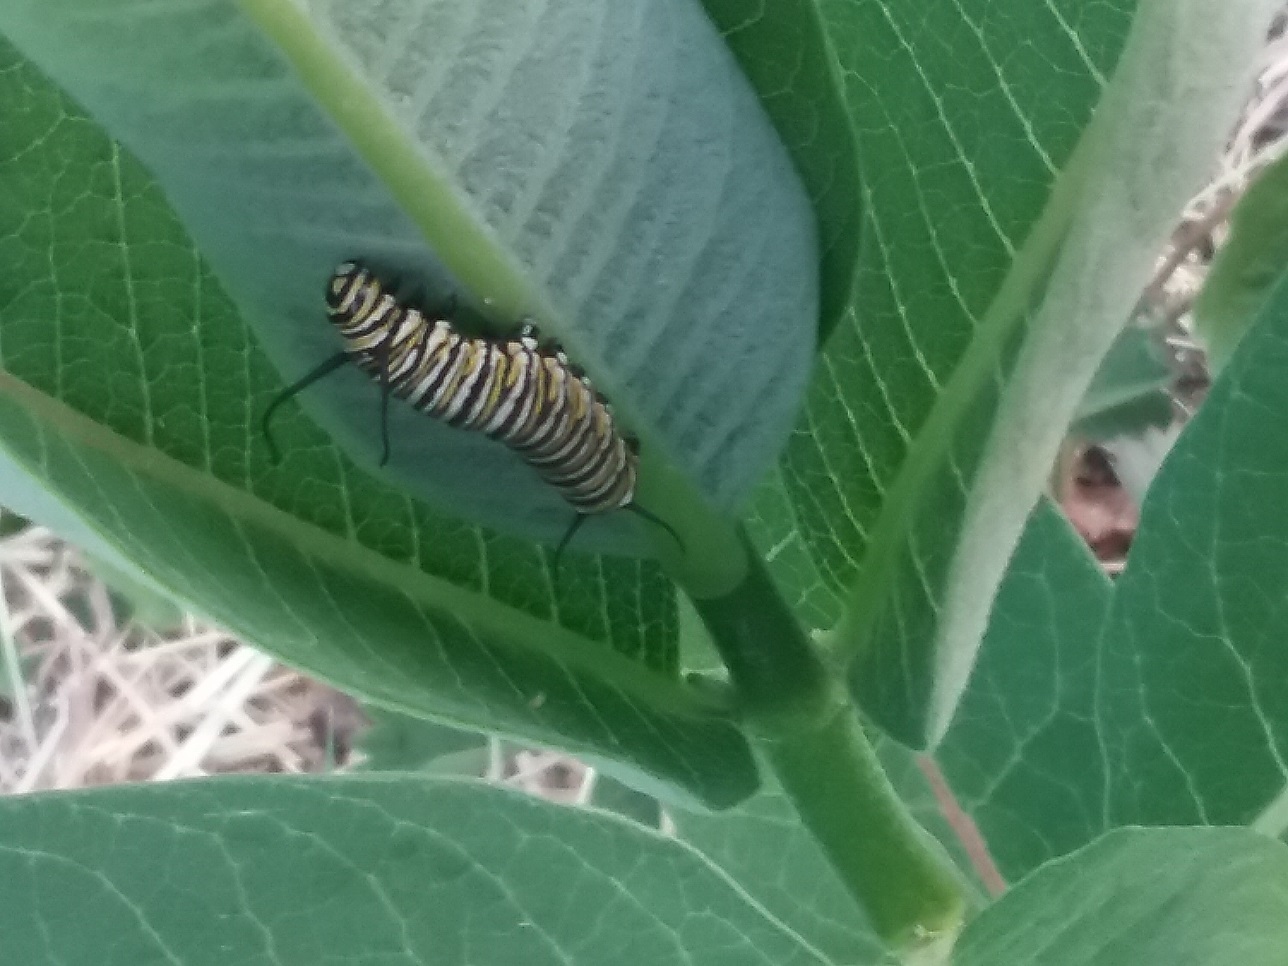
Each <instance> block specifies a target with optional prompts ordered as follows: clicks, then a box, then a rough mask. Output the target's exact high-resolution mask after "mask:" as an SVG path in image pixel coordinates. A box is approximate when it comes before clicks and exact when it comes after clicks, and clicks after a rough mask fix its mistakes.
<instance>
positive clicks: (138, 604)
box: [85, 554, 185, 632]
mask: <svg viewBox="0 0 1288 966" xmlns="http://www.w3.org/2000/svg"><path fill="white" fill-rule="evenodd" d="M85 557H86V565H87V566H88V567H89V569H90V571H91V572H92V573H93V574H94V576H95V577H97V578H98V579H99V580H101V581H103V583H104V584H106V585H107V588H108V590H110V591H111V594H112V602H113V604H114V605H115V606H114V607H113V610H114V612H115V613H116V618H117V620H118V622H120V623H125V622H126V621H128V620H133V621H137V622H138V623H140V624H142V625H143V626H144V627H147V628H150V629H151V630H154V631H157V632H165V631H172V630H175V629H177V628H178V627H179V626H180V625H181V624H182V623H183V618H184V616H185V615H184V612H183V608H182V607H181V606H180V605H179V603H178V602H177V601H175V599H174V598H173V597H171V596H170V595H169V594H167V593H166V592H165V591H164V590H162V589H160V588H159V587H157V586H156V585H155V583H154V582H153V581H152V579H151V578H149V577H148V575H147V574H145V573H143V572H142V571H140V570H138V569H137V568H133V567H131V568H129V569H122V568H121V567H120V563H121V561H119V560H118V561H117V562H115V563H108V562H107V561H105V560H97V559H95V558H94V556H93V555H92V554H86V555H85Z"/></svg>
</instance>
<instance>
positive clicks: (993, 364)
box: [757, 0, 1274, 743]
mask: <svg viewBox="0 0 1288 966" xmlns="http://www.w3.org/2000/svg"><path fill="white" fill-rule="evenodd" d="M1273 7H1274V4H1273V3H1270V2H1268V0H1267V2H1261V0H1249V2H1246V3H1236V4H1233V5H1222V6H1221V7H1219V8H1217V9H1215V10H1214V9H1213V8H1212V7H1211V5H1210V4H1207V3H1204V2H1198V0H1195V2H1191V3H1181V4H1177V3H1175V2H1172V0H1165V2H1164V0H1149V2H1144V3H1141V4H1140V5H1139V10H1137V5H1136V4H1133V3H1130V2H1122V3H1114V4H1095V5H1086V4H1079V3H1051V4H1032V5H1007V6H1005V7H998V6H997V5H996V4H993V3H991V2H988V0H973V2H967V3H958V2H952V3H950V2H942V3H939V2H936V3H930V4H926V3H922V2H912V0H908V2H901V0H892V2H885V3H852V2H848V0H826V2H823V3H821V4H820V9H821V10H822V11H823V18H824V26H825V29H826V32H827V35H828V37H829V41H830V44H831V48H832V50H833V52H834V55H835V57H836V58H837V61H838V65H839V71H840V75H841V77H842V78H843V79H844V81H845V92H846V97H847V101H848V103H849V106H850V112H851V114H852V116H853V117H854V118H855V123H856V127H857V130H858V138H859V148H860V158H861V161H862V165H863V170H864V174H865V176H866V178H867V184H866V191H867V198H866V205H865V211H866V237H865V240H864V246H863V251H864V254H865V258H864V261H863V264H862V266H861V273H860V280H859V287H858V292H857V295H856V298H855V302H854V313H853V321H852V322H849V323H846V324H843V325H842V326H840V327H839V328H838V330H837V331H836V333H835V334H834V335H833V337H832V339H831V341H830V342H829V344H828V346H827V347H826V351H825V352H824V354H823V358H822V361H821V364H820V367H819V370H818V374H817V376H816V379H815V382H814V384H813V386H812V388H811V393H810V396H809V398H808V403H807V407H806V412H805V415H804V418H803V419H802V420H801V421H800V422H799V423H798V432H797V433H796V434H795V435H794V436H793V438H792V442H791V444H790V446H789V449H788V453H787V455H786V458H785V459H784V460H783V461H782V462H781V464H780V466H781V474H780V476H779V477H778V478H777V479H775V480H773V481H771V483H770V484H769V485H768V487H767V488H766V489H765V490H764V491H762V498H761V499H760V500H759V501H758V504H757V539H758V542H759V545H760V546H761V548H762V549H763V550H764V551H765V553H766V556H769V557H773V558H774V560H775V564H774V566H775V573H776V575H777V576H779V578H780V579H781V580H783V582H784V583H786V584H787V585H788V586H789V588H790V592H791V594H792V596H793V597H794V598H795V599H796V600H798V601H799V602H800V604H801V606H802V608H803V613H804V615H805V616H806V617H807V619H809V620H811V622H813V623H814V624H815V625H816V626H819V627H823V628H829V627H835V633H834V635H833V638H834V643H835V646H836V647H837V649H838V650H839V652H840V653H841V654H842V655H845V656H851V655H852V656H855V657H856V658H857V659H856V660H854V662H853V671H852V683H853V686H854V689H855V691H856V693H857V694H858V695H859V696H860V698H861V700H862V701H863V703H864V705H865V707H866V709H867V710H868V711H869V713H871V714H872V715H873V716H874V717H875V718H876V719H877V720H878V721H879V722H880V723H881V725H882V726H883V727H884V728H886V729H888V730H890V731H891V732H893V733H894V734H895V735H896V736H897V737H899V738H901V739H902V740H905V741H908V742H912V743H923V742H925V741H928V740H929V741H933V740H935V739H937V738H938V737H939V736H940V735H941V734H942V731H943V729H944V728H945V727H946V726H947V723H948V720H949V718H950V716H951V712H952V708H953V707H954V705H955V703H956V700H957V697H958V695H959V694H960V691H961V688H962V687H963V686H964V684H965V680H966V677H967V675H968V673H969V669H970V667H971V664H972V663H973V659H974V652H975V650H976V648H977V647H978V643H979V639H980V637H981V636H982V634H983V631H984V627H985V624H986V620H987V609H988V605H989V602H990V600H991V598H992V597H993V595H994V593H995V591H996V587H997V584H998V582H999V581H1000V579H1001V576H1002V574H1003V572H1004V570H1005V565H1006V561H1007V559H1008V558H1009V556H1010V552H1011V550H1012V549H1013V544H1014V542H1015V540H1016V539H1017V538H1018V536H1019V533H1020V531H1021V529H1022V527H1023V523H1024V520H1025V518H1026V516H1027V513H1028V510H1029V508H1030V507H1031V506H1032V504H1033V502H1034V500H1035V499H1036V497H1037V495H1038V493H1039V492H1040V489H1041V486H1042V485H1043V483H1044V482H1045V476H1046V472H1047V468H1048V467H1049V465H1050V463H1051V460H1052V458H1053V456H1054V454H1055V452H1056V449H1057V448H1058V445H1059V442H1060V440H1061V438H1062V436H1063V433H1064V430H1065V428H1066V427H1067V425H1068V423H1069V422H1070V420H1071V418H1072V417H1073V415H1074V413H1075V410H1076V407H1077V405H1078V402H1079V401H1080V399H1081V398H1082V395H1083V392H1084V390H1085V388H1086V386H1087V384H1088V383H1089V381H1090V380H1091V378H1092V376H1093V374H1094V372H1095V370H1096V367H1097V365H1098V364H1099V361H1100V358H1101V356H1103V354H1104V353H1105V351H1106V350H1107V349H1108V347H1109V345H1110V343H1111V342H1112V339H1113V336H1114V334H1115V332H1116V330H1117V327H1118V323H1119V320H1121V319H1123V318H1125V317H1126V316H1127V314H1128V312H1129V310H1130V308H1131V306H1132V305H1133V304H1134V302H1135V300H1136V298H1137V296H1138V293H1139V288H1140V286H1141V285H1142V284H1143V282H1144V280H1145V279H1146V278H1147V276H1148V273H1149V271H1150V269H1151V266H1152V264H1153V258H1154V256H1155V252H1156V249H1157V247H1158V245H1159V244H1160V243H1161V241H1162V240H1163V239H1164V238H1165V237H1166V235H1167V232H1168V231H1170V229H1171V225H1172V221H1173V219H1174V218H1175V213H1176V211H1178V210H1179V209H1180V206H1181V205H1182V204H1183V202H1184V201H1185V200H1186V199H1187V198H1188V197H1189V196H1190V193H1191V192H1192V191H1193V190H1194V189H1195V188H1196V187H1197V186H1198V184H1199V183H1200V182H1201V180H1202V178H1203V177H1204V176H1205V175H1206V172H1207V168H1208V164H1209V161H1208V159H1209V158H1211V157H1213V156H1214V155H1215V152H1216V150H1217V147H1218V146H1219V143H1220V140H1221V138H1222V137H1223V136H1224V134H1223V132H1224V131H1225V130H1226V129H1227V127H1228V124H1229V122H1230V121H1231V120H1232V119H1233V117H1234V116H1235V114H1236V113H1237V110H1238V107H1239V106H1240V105H1241V103H1242V99H1243V97H1244V96H1245V93H1246V88H1245V87H1244V80H1245V77H1244V74H1245V69H1244V68H1243V66H1242V65H1243V64H1246V63H1250V62H1251V52H1252V51H1254V50H1255V49H1257V48H1258V47H1259V45H1260V44H1261V42H1262V38H1263V35H1264V30H1265V27H1266V25H1267V24H1268V22H1269V18H1270V14H1271V12H1272V8H1273ZM1093 113H1094V116H1095V118H1096V120H1095V123H1094V124H1093V123H1091V121H1092V117H1093ZM794 544H799V545H798V546H794Z"/></svg>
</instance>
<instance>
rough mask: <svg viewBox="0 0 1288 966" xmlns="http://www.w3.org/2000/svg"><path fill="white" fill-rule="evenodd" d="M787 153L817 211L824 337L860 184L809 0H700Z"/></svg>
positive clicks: (846, 280) (836, 303) (857, 236)
mask: <svg viewBox="0 0 1288 966" xmlns="http://www.w3.org/2000/svg"><path fill="white" fill-rule="evenodd" d="M703 5H704V6H705V7H706V8H707V13H709V14H710V15H711V19H712V20H714V21H715V22H716V25H717V26H718V27H719V28H720V30H721V32H722V33H723V34H724V38H725V41H726V42H727V43H728V44H729V47H730V49H731V50H732V51H733V52H734V56H736V57H737V58H738V63H739V64H740V65H741V66H742V69H743V70H744V71H745V72H746V74H747V78H748V80H750V81H751V83H752V85H753V86H754V87H755V88H756V92H757V93H758V94H759V95H760V99H761V103H763V104H764V105H765V109H766V110H767V111H768V112H769V116H770V118H771V119H772V120H773V122H774V125H775V126H776V127H777V128H778V133H779V136H780V137H782V139H783V143H784V144H785V145H786V146H787V150H788V151H790V152H791V155H792V160H793V161H795V162H796V169H797V170H798V171H799V172H800V174H801V178H802V179H803V180H804V182H805V189H806V190H807V191H808V192H809V195H810V200H811V201H812V202H813V203H814V213H815V214H816V215H817V217H818V227H819V241H820V247H821V252H820V254H821V256H822V261H821V265H820V272H821V279H820V284H821V292H820V306H819V316H820V318H819V322H820V326H821V334H822V335H823V336H826V335H827V334H828V333H830V332H831V331H832V329H833V328H834V327H835V325H836V324H837V323H838V322H840V320H841V317H842V316H843V315H844V313H845V312H847V311H848V310H849V307H850V300H851V297H852V295H853V290H854V283H855V280H856V267H857V265H858V261H859V252H860V245H861V243H862V239H863V230H862V224H863V183H862V179H861V178H860V176H859V156H858V144H857V141H856V139H855V134H854V122H853V121H852V120H851V118H850V116H849V113H848V112H847V111H846V106H845V102H844V99H843V98H842V95H841V89H840V84H839V83H838V81H837V78H836V76H835V64H834V58H833V55H832V52H831V50H830V49H829V48H828V44H827V38H826V36H825V35H824V33H823V26H822V22H821V18H820V16H819V5H818V4H817V3H816V2H815V0H775V2H774V3H748V2H746V0H703Z"/></svg>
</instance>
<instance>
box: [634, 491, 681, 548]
mask: <svg viewBox="0 0 1288 966" xmlns="http://www.w3.org/2000/svg"><path fill="white" fill-rule="evenodd" d="M622 509H623V510H630V512H631V513H634V514H635V515H636V516H637V517H643V518H644V519H645V520H647V521H648V522H649V523H652V524H653V525H654V526H659V527H661V528H662V529H663V530H665V531H666V532H667V533H669V534H670V535H671V539H672V540H674V541H675V543H676V545H677V546H678V547H679V548H680V553H688V550H687V548H686V547H685V546H684V541H683V540H681V539H680V535H679V534H678V533H676V532H675V528H674V527H672V526H671V525H670V524H669V523H667V522H666V521H665V520H663V519H662V518H661V517H660V516H658V515H657V514H656V513H653V512H651V511H649V510H645V509H644V508H643V507H642V506H640V505H639V504H638V503H628V504H626V506H624V507H622Z"/></svg>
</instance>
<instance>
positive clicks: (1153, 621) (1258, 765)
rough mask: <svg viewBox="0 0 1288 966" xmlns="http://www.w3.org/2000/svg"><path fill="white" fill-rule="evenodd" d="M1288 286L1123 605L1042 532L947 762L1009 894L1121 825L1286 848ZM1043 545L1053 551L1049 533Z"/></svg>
mask: <svg viewBox="0 0 1288 966" xmlns="http://www.w3.org/2000/svg"><path fill="white" fill-rule="evenodd" d="M1285 371H1288V283H1281V285H1280V286H1279V288H1278V289H1277V290H1276V291H1275V293H1274V294H1273V295H1272V297H1271V299H1270V302H1269V304H1268V306H1267V308H1266V310H1265V311H1264V312H1263V314H1262V316H1261V319H1260V320H1259V322H1258V323H1257V325H1256V326H1255V327H1254V328H1253V329H1252V331H1251V332H1250V333H1249V334H1248V335H1247V336H1246V337H1245V338H1244V340H1243V342H1242V343H1241V344H1240V346H1239V348H1238V350H1237V351H1236V352H1235V354H1234V356H1233V357H1232V358H1231V360H1230V362H1229V363H1228V364H1227V366H1226V367H1225V369H1224V371H1223V373H1222V375H1221V377H1220V378H1219V379H1218V380H1217V382H1216V383H1215V385H1214V386H1213V388H1212V390H1211V392H1210V393H1209V395H1208V397H1207V399H1206V401H1205V402H1204V405H1203V408H1202V409H1201V410H1200V411H1199V414H1198V416H1197V417H1196V418H1195V419H1194V420H1193V421H1192V422H1191V423H1190V424H1189V425H1188V426H1187V427H1186V429H1185V431H1184V432H1183V433H1182V434H1181V436H1180V439H1179V440H1178V441H1177V443H1176V445H1175V446H1174V447H1173V449H1172V451H1171V453H1170V454H1169V455H1168V457H1167V459H1166V461H1165V462H1164V464H1163V467H1162V470H1161V471H1160V473H1159V475H1158V476H1157V478H1156V479H1155V481H1154V484H1153V486H1152V487H1151V488H1150V491H1149V495H1148V497H1147V499H1146V501H1145V504H1144V506H1143V507H1142V511H1141V520H1140V525H1139V528H1138V530H1137V533H1136V537H1135V540H1134V542H1133V546H1132V553H1131V558H1130V560H1129V562H1128V566H1127V569H1126V570H1125V571H1124V573H1123V574H1122V575H1121V576H1120V577H1119V578H1118V579H1117V581H1116V582H1115V583H1114V585H1113V587H1112V590H1111V589H1110V588H1109V586H1108V585H1107V584H1106V583H1105V581H1104V579H1103V578H1101V577H1099V575H1097V574H1096V573H1095V569H1094V563H1093V562H1092V561H1090V559H1089V558H1088V556H1087V554H1086V551H1085V549H1082V548H1076V549H1075V546H1076V545H1071V542H1070V539H1071V538H1070V537H1069V534H1068V530H1067V527H1066V528H1064V531H1063V533H1061V532H1059V528H1058V527H1056V526H1055V525H1054V524H1053V523H1052V522H1050V521H1047V522H1039V521H1035V527H1034V529H1033V530H1032V531H1031V532H1030V534H1029V535H1028V536H1026V538H1025V541H1024V543H1023V544H1022V545H1021V550H1020V553H1019V554H1018V555H1017V558H1016V564H1015V566H1014V568H1013V570H1012V575H1011V576H1010V577H1008V579H1007V582H1006V584H1004V586H1003V590H1002V593H1001V594H1000V595H999V597H998V601H997V605H996V608H995V611H994V622H993V628H992V629H991V630H990V634H989V638H988V640H987V641H986V643H985V647H984V650H983V651H982V653H981V657H980V665H979V667H978V669H977V672H976V676H975V678H974V679H973V680H972V683H971V685H970V688H969V689H968V692H967V696H966V698H965V700H964V701H963V703H962V705H961V709H960V713H959V716H958V719H957V721H956V723H955V724H954V726H953V728H952V729H951V730H950V732H949V736H948V738H947V739H946V740H945V742H944V743H943V745H942V746H941V747H940V749H939V758H940V761H941V763H942V764H943V766H944V768H945V771H946V772H947V773H948V774H949V776H950V778H951V780H952V782H953V784H954V787H955V788H957V790H958V793H959V795H961V796H962V798H963V802H964V804H965V805H966V807H967V808H968V809H969V810H970V811H971V812H972V813H973V814H974V816H975V819H976V821H977V822H978V824H979V825H980V827H981V829H982V830H983V831H984V834H985V836H986V837H987V838H988V840H989V842H990V845H991V847H992V850H993V853H994V856H995V857H996V859H997V861H998V864H999V865H1000V866H1001V867H1002V869H1003V871H1004V872H1005V873H1006V874H1007V875H1008V876H1015V875H1018V874H1023V873H1024V872H1025V871H1027V870H1028V869H1031V868H1032V867H1033V866H1035V865H1036V864H1037V863H1038V862H1040V861H1042V860H1043V859H1045V858H1048V857H1051V856H1055V855H1060V854H1062V853H1063V852H1066V851H1068V850H1069V849H1071V848H1074V847H1076V846H1077V845H1079V844H1082V843H1084V842H1086V841H1089V840H1090V839H1092V838H1094V837H1095V836H1096V835H1098V834H1100V833H1102V832H1104V831H1106V830H1108V829H1112V828H1114V827H1117V826H1120V825H1127V824H1149V825H1176V824H1215V825H1235V824H1249V823H1255V824H1256V825H1257V826H1258V827H1260V828H1261V829H1263V830H1265V831H1267V832H1271V833H1274V834H1280V833H1282V832H1283V831H1284V830H1285V828H1288V806H1286V805H1285V802H1288V785H1286V784H1285V775H1288V767H1286V766H1285V758H1284V753H1283V749H1284V747H1285V745H1286V743H1288V652H1286V651H1285V650H1284V648H1282V647H1280V646H1279V643H1278V642H1279V638H1278V631H1279V628H1280V626H1281V625H1282V623H1283V606H1284V605H1283V600H1284V594H1283V588H1284V587H1285V586H1288V513H1286V512H1285V510H1284V501H1283V492H1284V485H1285V478H1286V476H1288V439H1286V438H1285V436H1284V433H1283V432H1282V425H1283V422H1284V420H1285V419H1288V388H1285V385H1284V379H1283V373H1284V372H1285ZM1043 531H1045V532H1043Z"/></svg>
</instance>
